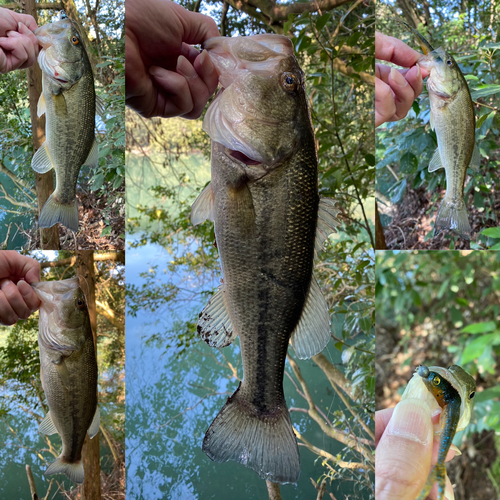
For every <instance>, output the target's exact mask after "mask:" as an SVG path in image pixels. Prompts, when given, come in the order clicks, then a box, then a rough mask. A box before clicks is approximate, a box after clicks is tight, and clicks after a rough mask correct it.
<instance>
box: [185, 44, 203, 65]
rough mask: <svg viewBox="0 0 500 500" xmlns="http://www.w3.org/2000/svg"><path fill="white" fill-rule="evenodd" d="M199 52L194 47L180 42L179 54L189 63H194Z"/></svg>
mask: <svg viewBox="0 0 500 500" xmlns="http://www.w3.org/2000/svg"><path fill="white" fill-rule="evenodd" d="M200 53H201V52H200V51H199V50H198V49H197V48H196V47H193V46H192V45H189V44H187V43H184V42H182V45H181V53H180V55H182V56H184V57H185V58H186V59H187V60H188V61H189V62H190V63H191V64H193V63H194V61H195V59H196V58H197V57H198V56H199V55H200Z"/></svg>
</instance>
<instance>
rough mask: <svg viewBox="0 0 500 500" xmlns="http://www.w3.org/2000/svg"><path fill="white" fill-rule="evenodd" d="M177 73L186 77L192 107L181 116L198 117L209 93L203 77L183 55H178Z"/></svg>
mask: <svg viewBox="0 0 500 500" xmlns="http://www.w3.org/2000/svg"><path fill="white" fill-rule="evenodd" d="M177 73H180V74H181V75H183V76H184V77H185V78H186V82H187V84H188V87H189V91H190V92H191V99H192V101H193V109H192V110H191V111H189V112H188V113H185V114H184V115H182V116H183V118H187V119H194V118H198V117H199V116H200V115H201V113H202V112H203V108H204V107H205V106H206V104H207V102H208V99H209V98H210V95H211V94H210V93H209V91H208V88H207V86H206V84H205V82H204V81H203V79H202V78H201V77H200V75H199V74H198V73H197V71H196V70H195V69H194V67H193V65H192V64H191V63H190V62H189V61H188V60H187V59H186V58H185V57H184V56H179V59H178V60H177Z"/></svg>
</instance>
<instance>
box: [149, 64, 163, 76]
mask: <svg viewBox="0 0 500 500" xmlns="http://www.w3.org/2000/svg"><path fill="white" fill-rule="evenodd" d="M161 73H162V68H159V67H158V66H151V67H150V68H149V74H150V75H153V76H160V77H161Z"/></svg>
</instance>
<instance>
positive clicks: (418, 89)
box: [404, 64, 424, 98]
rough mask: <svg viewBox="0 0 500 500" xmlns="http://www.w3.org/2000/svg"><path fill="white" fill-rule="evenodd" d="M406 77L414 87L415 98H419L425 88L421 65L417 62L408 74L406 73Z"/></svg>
mask: <svg viewBox="0 0 500 500" xmlns="http://www.w3.org/2000/svg"><path fill="white" fill-rule="evenodd" d="M404 77H405V79H406V81H407V82H408V83H409V84H410V85H411V87H412V88H413V93H414V95H415V98H417V97H418V96H419V95H420V94H421V93H422V90H424V80H423V78H422V72H421V71H420V66H419V65H418V64H416V65H415V66H413V68H410V69H409V70H408V71H407V72H406V74H404Z"/></svg>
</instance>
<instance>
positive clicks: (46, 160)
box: [32, 19, 98, 231]
mask: <svg viewBox="0 0 500 500" xmlns="http://www.w3.org/2000/svg"><path fill="white" fill-rule="evenodd" d="M35 34H36V35H37V37H38V39H39V41H40V43H41V44H42V46H43V47H44V48H43V49H42V50H41V52H40V54H39V57H38V61H39V64H40V67H41V68H42V71H43V91H42V95H41V96H40V102H39V104H38V114H39V116H40V115H42V114H43V113H45V114H46V127H45V136H46V141H45V143H44V144H43V145H42V146H41V147H40V149H39V150H38V151H37V153H36V154H35V156H34V157H33V161H32V167H33V169H34V170H36V171H37V172H39V173H45V172H48V171H50V170H51V169H52V168H53V169H54V171H55V173H56V188H55V191H54V193H53V194H52V195H51V197H50V198H49V199H48V200H47V202H46V204H45V205H44V207H43V208H42V211H41V213H40V218H39V226H40V227H50V226H53V225H54V224H56V223H57V222H60V223H61V224H63V225H64V226H66V227H68V228H69V229H71V230H73V231H77V230H78V207H77V202H76V183H77V179H78V174H79V172H80V169H81V167H82V166H83V165H85V164H86V165H89V166H95V165H96V164H97V159H98V148H97V144H96V142H95V136H94V127H95V111H96V95H95V89H94V77H93V74H92V67H91V64H90V61H89V59H88V56H87V53H86V52H85V48H84V47H83V43H82V42H81V40H80V35H79V33H78V31H77V30H76V27H75V25H74V24H73V23H72V22H71V21H70V20H69V19H62V20H60V21H57V22H55V23H52V24H49V25H45V26H42V27H40V28H38V29H37V30H36V33H35Z"/></svg>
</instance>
